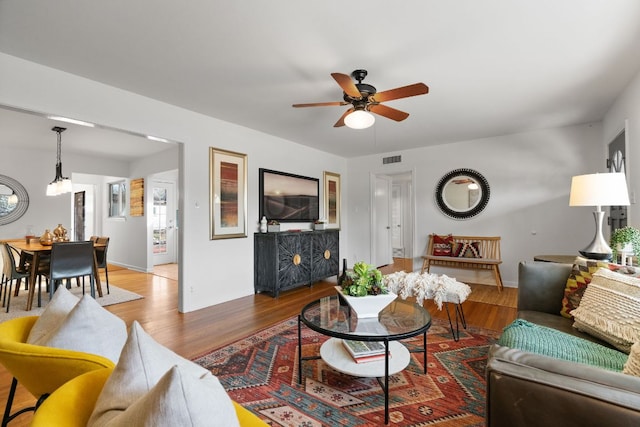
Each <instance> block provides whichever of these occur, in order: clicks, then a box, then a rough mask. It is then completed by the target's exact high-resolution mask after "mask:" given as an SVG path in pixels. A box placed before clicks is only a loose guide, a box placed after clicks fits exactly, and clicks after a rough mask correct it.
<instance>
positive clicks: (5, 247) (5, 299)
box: [0, 242, 29, 313]
mask: <svg viewBox="0 0 640 427" xmlns="http://www.w3.org/2000/svg"><path fill="white" fill-rule="evenodd" d="M14 251H15V249H13V248H12V247H11V246H9V244H8V243H6V242H3V243H0V253H2V264H3V268H2V286H0V290H2V287H4V293H3V296H2V306H3V307H5V304H6V307H7V313H8V312H9V305H10V304H11V286H12V284H13V281H14V280H15V281H17V280H19V279H25V280H27V281H28V280H29V270H27V269H22V268H20V266H19V265H18V264H16V258H15V256H14ZM18 255H19V254H18ZM19 287H20V284H19V282H18V285H17V288H19Z"/></svg>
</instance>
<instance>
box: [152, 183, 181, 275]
mask: <svg viewBox="0 0 640 427" xmlns="http://www.w3.org/2000/svg"><path fill="white" fill-rule="evenodd" d="M152 184H153V186H152V188H151V194H152V197H153V209H152V224H153V243H152V248H153V265H159V264H171V263H175V262H176V208H175V184H174V183H173V182H161V181H153V182H152Z"/></svg>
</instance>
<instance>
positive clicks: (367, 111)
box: [293, 70, 429, 129]
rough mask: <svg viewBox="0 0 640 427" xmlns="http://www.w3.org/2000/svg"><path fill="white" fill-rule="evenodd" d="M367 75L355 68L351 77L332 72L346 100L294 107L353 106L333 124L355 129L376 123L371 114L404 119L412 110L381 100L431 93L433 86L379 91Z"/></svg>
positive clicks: (419, 85)
mask: <svg viewBox="0 0 640 427" xmlns="http://www.w3.org/2000/svg"><path fill="white" fill-rule="evenodd" d="M366 76H367V70H355V71H354V72H352V73H351V76H348V75H346V74H342V73H331V77H333V78H334V79H335V81H336V82H337V83H338V85H340V87H341V88H342V90H343V91H344V95H343V99H344V101H335V102H315V103H311V104H293V107H295V108H300V107H331V106H337V105H351V108H349V109H348V110H347V111H345V112H344V114H343V115H342V117H340V119H339V120H338V121H337V122H336V124H334V125H333V127H341V126H344V125H347V126H348V127H351V128H354V129H364V128H367V127H369V126H371V125H373V123H374V121H375V117H374V116H373V115H372V114H371V113H375V114H378V115H380V116H383V117H386V118H388V119H391V120H395V121H396V122H401V121H402V120H404V119H406V118H407V117H409V113H405V112H404V111H400V110H397V109H395V108H391V107H387V106H386V105H382V104H381V102H385V101H392V100H394V99H400V98H408V97H410V96H416V95H424V94H427V93H429V87H428V86H427V85H425V84H424V83H415V84H412V85H409V86H403V87H399V88H395V89H390V90H385V91H383V92H378V91H377V90H376V88H375V87H373V86H371V85H370V84H367V83H362V81H363V80H364V78H365V77H366ZM352 77H353V79H354V80H357V82H358V83H354V82H353V80H351V78H352Z"/></svg>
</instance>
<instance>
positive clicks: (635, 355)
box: [622, 341, 640, 377]
mask: <svg viewBox="0 0 640 427" xmlns="http://www.w3.org/2000/svg"><path fill="white" fill-rule="evenodd" d="M622 373H623V374H627V375H634V376H636V377H640V341H638V342H636V343H634V344H633V345H632V346H631V351H630V352H629V358H628V359H627V363H625V364H624V368H623V369H622Z"/></svg>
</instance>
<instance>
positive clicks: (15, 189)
mask: <svg viewBox="0 0 640 427" xmlns="http://www.w3.org/2000/svg"><path fill="white" fill-rule="evenodd" d="M28 207H29V195H28V194H27V190H25V188H24V187H23V186H22V184H20V183H19V182H18V181H16V180H15V179H13V178H10V177H8V176H6V175H0V225H5V224H9V223H12V222H14V221H17V220H18V219H19V218H20V217H21V216H22V215H24V213H25V212H26V211H27V208H28Z"/></svg>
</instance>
